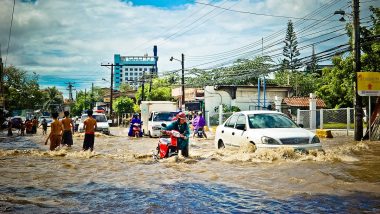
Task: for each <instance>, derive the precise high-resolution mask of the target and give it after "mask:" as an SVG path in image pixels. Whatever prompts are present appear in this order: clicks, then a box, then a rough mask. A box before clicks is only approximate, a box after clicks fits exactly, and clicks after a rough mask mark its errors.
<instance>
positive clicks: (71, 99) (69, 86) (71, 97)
mask: <svg viewBox="0 0 380 214" xmlns="http://www.w3.org/2000/svg"><path fill="white" fill-rule="evenodd" d="M65 84H68V86H67V89H66V90H69V100H70V101H71V102H72V101H73V87H74V85H73V84H75V82H66V83H65Z"/></svg>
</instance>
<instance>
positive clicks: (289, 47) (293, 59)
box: [283, 20, 300, 71]
mask: <svg viewBox="0 0 380 214" xmlns="http://www.w3.org/2000/svg"><path fill="white" fill-rule="evenodd" d="M284 43H285V46H284V49H283V55H284V57H285V58H284V59H283V66H284V67H285V68H287V69H290V70H291V71H294V70H296V69H297V68H299V67H300V63H299V60H298V59H297V56H299V55H300V52H299V50H298V48H297V45H298V42H297V36H296V33H295V32H294V28H293V22H292V21H291V20H289V22H288V28H287V31H286V36H285V41H284Z"/></svg>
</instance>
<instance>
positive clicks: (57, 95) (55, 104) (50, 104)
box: [42, 86, 63, 112]
mask: <svg viewBox="0 0 380 214" xmlns="http://www.w3.org/2000/svg"><path fill="white" fill-rule="evenodd" d="M44 95H45V102H44V103H43V106H42V108H43V109H44V110H46V111H50V112H52V111H56V110H59V107H60V106H61V105H62V104H63V96H62V93H61V92H60V91H59V90H58V89H57V88H56V87H55V86H53V87H48V88H46V89H45V90H44Z"/></svg>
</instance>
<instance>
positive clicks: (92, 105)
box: [90, 83, 94, 109]
mask: <svg viewBox="0 0 380 214" xmlns="http://www.w3.org/2000/svg"><path fill="white" fill-rule="evenodd" d="M90 106H91V107H90V108H91V109H93V108H94V83H92V84H91V104H90Z"/></svg>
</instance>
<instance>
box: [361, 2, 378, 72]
mask: <svg viewBox="0 0 380 214" xmlns="http://www.w3.org/2000/svg"><path fill="white" fill-rule="evenodd" d="M369 9H370V11H371V12H372V15H371V21H372V25H371V27H362V28H361V41H360V42H361V49H362V52H363V54H362V56H361V62H362V70H363V71H373V72H379V71H380V42H378V39H376V37H377V38H378V36H379V35H380V8H379V7H377V8H375V7H373V6H371V7H370V8H369Z"/></svg>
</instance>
